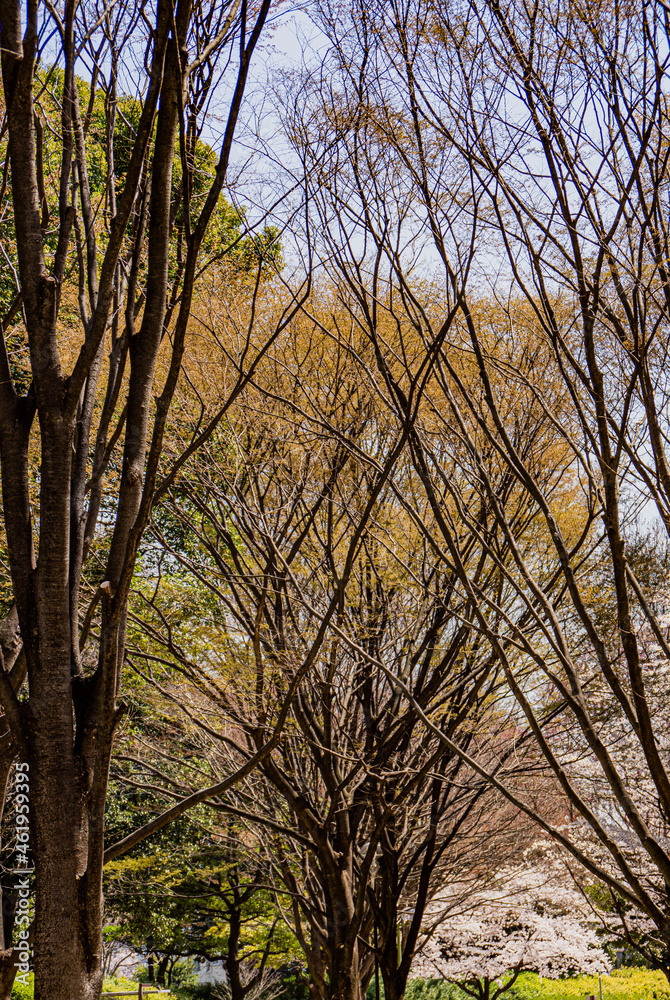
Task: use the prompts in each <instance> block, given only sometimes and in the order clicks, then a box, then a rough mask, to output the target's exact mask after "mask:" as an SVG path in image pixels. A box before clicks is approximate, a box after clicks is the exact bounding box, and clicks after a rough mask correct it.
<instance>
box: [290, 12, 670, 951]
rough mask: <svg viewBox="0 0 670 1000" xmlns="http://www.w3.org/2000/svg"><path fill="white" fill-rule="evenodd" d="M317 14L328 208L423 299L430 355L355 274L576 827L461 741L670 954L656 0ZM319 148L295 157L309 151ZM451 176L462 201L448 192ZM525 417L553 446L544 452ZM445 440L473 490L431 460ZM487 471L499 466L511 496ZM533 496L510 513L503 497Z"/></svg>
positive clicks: (472, 586)
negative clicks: (453, 444) (405, 219)
mask: <svg viewBox="0 0 670 1000" xmlns="http://www.w3.org/2000/svg"><path fill="white" fill-rule="evenodd" d="M322 10H323V18H324V24H325V25H326V30H327V31H328V32H329V35H330V38H331V40H332V57H331V58H332V62H331V64H330V65H331V66H332V67H333V73H332V74H331V76H330V79H331V80H333V81H335V82H334V83H332V84H331V86H332V89H333V91H337V95H338V100H337V101H333V102H332V103H333V106H334V107H335V108H336V110H337V120H338V124H339V128H340V133H339V135H338V138H339V137H340V136H341V138H340V141H339V146H338V149H340V150H343V153H342V159H341V161H340V164H338V168H340V170H341V175H342V181H341V182H340V180H339V176H337V177H335V178H334V179H333V180H332V181H331V182H330V184H329V185H324V187H323V193H322V195H321V199H322V203H323V204H324V205H326V206H327V207H328V208H329V211H330V212H332V211H333V208H334V205H335V204H336V199H337V198H338V197H340V199H341V192H342V191H343V190H344V189H345V188H347V185H348V186H349V187H348V190H349V191H350V192H353V195H352V194H349V203H350V202H351V201H352V200H354V201H355V204H356V206H357V207H358V206H360V205H362V206H363V211H362V212H359V214H358V216H357V218H356V225H357V227H358V232H359V233H360V234H361V239H360V244H359V245H363V244H364V243H365V245H366V246H369V244H370V243H371V244H372V245H373V246H374V247H375V248H376V252H377V259H384V260H386V261H388V262H389V277H388V280H389V283H390V284H391V286H392V288H393V290H394V294H395V295H396V296H397V297H398V298H403V299H404V300H405V301H407V302H409V303H410V304H411V308H412V309H413V311H414V313H415V314H416V316H417V317H418V319H417V328H418V327H419V325H420V326H421V330H422V334H423V337H424V351H423V352H422V353H420V354H419V353H418V352H417V353H416V354H414V355H413V356H412V355H411V354H410V353H409V352H406V353H405V354H404V355H400V354H399V352H395V353H393V352H392V351H390V350H389V344H388V341H385V339H384V336H380V332H379V329H378V326H377V325H376V316H377V313H378V310H377V308H376V306H375V308H374V309H372V308H371V307H370V304H371V302H372V300H373V296H372V295H368V296H366V297H365V298H364V297H363V293H362V292H360V291H359V294H360V296H361V300H362V302H364V305H362V306H361V314H363V316H364V320H365V322H366V324H367V328H368V330H369V331H370V338H371V341H372V342H373V343H374V344H375V345H376V347H377V358H378V367H379V370H380V376H381V377H382V378H383V379H384V384H385V386H386V387H387V389H388V399H389V401H390V402H391V404H392V406H393V407H394V408H395V410H396V413H397V419H398V422H399V423H403V422H405V421H406V420H407V415H408V412H409V410H410V407H409V405H408V400H407V394H406V392H405V388H404V387H405V385H406V383H407V381H408V380H409V379H410V378H411V373H415V372H416V371H418V369H419V366H422V365H426V364H427V363H429V361H430V359H432V358H434V359H435V364H434V369H433V370H434V372H435V382H434V384H433V385H431V389H430V396H431V403H432V410H431V411H430V416H429V418H428V417H427V416H424V415H423V414H421V413H419V414H418V419H417V420H415V422H414V423H413V428H412V433H411V434H410V446H411V450H412V456H413V460H414V462H415V468H416V471H417V473H418V475H419V476H420V477H421V479H422V482H423V486H424V489H425V494H426V496H427V497H429V498H430V504H431V510H432V513H433V517H434V519H435V524H436V525H438V526H439V532H438V534H437V535H435V534H433V533H432V529H431V537H432V540H433V545H434V548H435V550H436V551H437V549H438V547H439V548H441V550H442V551H443V553H444V555H443V558H444V561H445V562H446V563H447V564H448V565H453V566H455V567H457V573H458V576H459V580H460V581H461V583H462V585H463V587H464V588H465V589H466V590H467V592H468V593H469V594H470V595H471V597H472V599H473V601H474V602H475V605H476V608H477V611H476V616H475V617H476V622H477V628H478V629H479V630H481V634H482V635H485V636H486V637H487V639H488V642H489V643H490V646H491V649H493V650H495V651H497V653H498V655H499V656H500V657H501V663H502V664H503V666H504V670H505V673H506V677H507V681H508V683H509V685H510V689H511V691H512V692H513V693H514V695H515V697H516V699H517V704H518V705H519V708H520V713H519V721H520V724H521V725H525V726H527V727H528V732H531V733H532V734H533V737H534V739H535V740H536V742H537V745H538V747H539V748H541V750H542V753H543V755H544V758H545V760H546V763H547V770H548V773H549V774H551V775H553V780H554V787H555V791H556V795H557V796H559V797H560V798H561V800H562V802H563V816H564V820H568V821H569V822H570V823H571V824H572V825H571V826H569V827H568V828H567V829H566V827H565V825H564V823H563V822H558V823H557V822H554V821H552V819H551V818H550V817H549V816H548V815H547V813H546V812H544V811H543V810H542V809H538V808H537V807H536V804H534V803H533V802H532V801H531V800H530V798H529V797H528V795H527V794H524V792H523V790H522V789H520V788H519V787H515V784H514V782H513V781H510V782H508V783H506V782H505V781H504V780H500V776H494V775H491V774H490V772H487V768H486V767H485V766H484V765H481V764H480V765H477V762H476V760H473V758H471V757H469V756H468V757H465V756H464V760H467V761H469V762H470V763H471V764H472V765H473V766H475V767H479V773H480V774H482V775H485V774H487V773H489V777H490V779H491V780H492V782H493V783H494V784H495V785H496V786H497V787H498V788H499V789H504V790H505V792H506V794H508V796H509V798H510V801H512V802H513V803H515V804H516V805H518V806H519V807H521V808H523V809H525V810H526V811H527V813H528V814H529V815H532V816H534V817H535V818H536V820H537V822H539V823H540V824H541V825H542V827H543V828H544V829H545V830H546V831H547V832H551V834H552V836H554V837H555V838H556V840H557V841H558V842H559V843H561V844H562V845H563V846H564V847H565V849H566V850H567V851H569V852H570V853H571V854H572V855H573V856H574V857H575V858H576V859H577V860H578V861H579V862H580V864H581V865H582V866H583V868H584V870H585V871H587V872H588V873H589V874H588V878H593V879H595V880H601V881H602V882H603V883H605V884H606V885H607V886H608V890H609V892H610V894H611V901H612V905H613V907H614V908H615V909H616V908H617V907H618V908H619V911H620V915H621V917H622V921H623V922H622V930H623V933H624V934H629V935H630V938H631V943H633V942H636V943H637V946H638V947H641V949H642V950H643V953H644V954H645V955H646V957H647V958H648V959H649V960H650V961H652V962H655V963H657V964H659V965H660V966H661V967H663V968H665V969H666V970H669V969H670V965H669V964H668V954H669V949H670V909H669V908H668V884H669V882H668V880H669V878H670V855H669V854H668V846H667V843H668V842H667V829H668V815H669V806H670V798H669V794H670V784H669V778H668V760H667V732H668V726H667V713H666V709H665V702H664V701H663V700H662V697H661V690H662V689H663V688H664V686H665V682H664V680H663V678H664V676H665V674H666V671H667V663H668V657H669V655H670V647H669V646H668V636H667V621H666V619H665V613H666V612H665V601H664V599H663V597H662V592H663V591H662V588H661V590H660V591H659V589H658V588H657V587H654V586H653V582H652V580H651V579H649V578H647V579H645V575H644V572H643V570H644V561H638V560H636V549H637V550H638V553H639V550H640V544H639V543H640V539H641V538H643V536H644V535H645V534H646V531H645V527H648V525H647V526H645V523H644V522H645V519H646V518H649V517H650V512H651V511H653V512H654V513H655V514H656V516H657V518H658V527H659V531H662V532H664V533H665V534H667V530H668V525H669V524H670V518H669V517H668V509H669V494H668V482H669V480H668V474H667V455H666V450H667V449H666V443H667V441H666V438H667V430H668V428H667V422H666V414H667V403H668V397H667V381H666V377H665V360H666V356H667V320H668V306H669V304H670V298H669V297H668V290H669V286H668V275H667V260H668V242H667V241H668V220H667V197H666V195H667V184H668V175H667V171H668V118H667V101H666V94H665V88H666V85H667V71H668V51H667V30H668V27H669V26H668V21H667V18H668V15H667V11H666V10H665V8H662V7H659V6H658V5H656V6H650V5H643V6H641V7H634V8H632V7H625V8H624V7H621V6H619V5H614V6H612V5H610V4H609V3H602V4H596V5H595V6H593V5H589V8H588V10H586V8H584V7H583V5H582V4H580V3H578V2H572V0H570V2H568V0H566V2H565V3H559V4H558V5H555V4H554V5H551V4H536V5H534V6H533V7H528V6H527V5H524V4H517V3H512V4H509V5H507V6H504V7H503V6H501V5H500V4H499V3H497V2H496V0H490V2H489V0H483V2H481V3H480V2H479V0H473V2H467V3H463V4H455V5H450V6H448V7H446V6H444V5H437V4H433V3H429V2H428V3H422V2H413V0H412V2H407V3H404V2H399V3H392V4H390V5H384V6H381V5H379V6H378V5H367V4H366V5H365V10H363V5H360V6H359V7H358V8H357V10H356V15H355V16H351V17H349V18H347V17H342V16H341V12H340V10H339V8H338V7H337V6H336V5H333V6H332V7H331V6H330V5H328V4H324V5H322ZM380 67H385V68H386V69H387V71H388V74H390V75H387V76H384V75H383V74H382V73H380ZM380 80H383V81H386V84H387V85H386V86H383V85H380V82H379V81H380ZM312 93H314V91H312ZM315 100H316V101H317V103H318V100H317V99H315ZM293 134H298V135H300V133H296V131H295V129H294V130H293ZM368 136H371V137H372V143H368V142H367V137H368ZM364 140H365V141H364ZM375 140H376V145H374V142H375ZM303 148H305V149H307V147H303ZM371 148H372V149H374V150H375V152H376V153H377V155H378V156H379V158H380V160H381V161H382V162H384V163H385V162H387V160H388V161H389V162H392V163H394V164H395V170H396V175H398V174H399V175H400V178H399V179H397V180H396V189H397V188H399V187H401V186H402V183H403V180H404V179H405V178H406V183H407V185H408V186H409V185H410V184H411V185H413V189H414V190H415V192H416V202H415V206H420V208H419V207H415V208H414V215H413V218H414V219H415V220H416V222H415V227H416V228H415V234H414V237H413V240H412V242H411V243H410V245H411V246H412V247H414V248H416V250H415V252H416V253H417V254H419V253H420V249H419V248H420V247H421V246H422V245H421V244H420V243H419V240H420V239H422V240H424V241H425V242H427V241H429V242H430V246H431V252H432V253H434V254H436V255H437V259H438V261H439V262H440V263H441V264H443V265H444V267H445V271H446V281H439V279H436V282H437V286H433V296H432V298H431V297H429V296H428V295H427V294H426V290H425V288H422V287H421V284H420V283H418V282H417V281H416V277H415V271H414V270H413V268H412V265H413V263H414V260H413V259H412V257H411V255H410V254H409V253H408V252H407V250H406V247H407V244H406V243H405V244H403V243H402V242H401V241H399V240H398V239H397V229H394V228H393V226H392V225H390V224H389V225H380V224H379V220H380V218H382V219H384V218H386V219H388V218H389V217H390V216H391V214H392V213H391V210H390V208H389V205H390V206H391V207H394V208H395V206H397V205H398V201H397V198H396V199H395V200H394V193H395V190H396V189H391V190H390V191H389V189H388V188H384V187H383V186H382V185H381V184H379V185H377V187H375V188H373V186H372V185H371V183H370V179H369V178H370V175H371V173H372V170H371V159H372V158H371V157H368V159H367V160H366V154H368V153H369V151H370V149H371ZM321 149H322V147H319V148H317V147H314V146H312V147H310V148H309V149H307V154H306V155H309V156H314V158H315V159H318V157H319V155H320V153H321ZM378 151H379V152H378ZM341 163H344V166H343V167H342V166H341ZM463 178H464V179H466V180H467V183H465V181H464V182H463V186H462V187H461V188H460V189H459V188H458V182H459V181H460V180H461V179H463ZM454 180H455V182H456V187H457V189H458V190H460V191H461V193H462V196H461V202H460V212H459V213H454V212H451V213H450V212H449V211H448V210H445V206H452V205H453V200H452V199H453V191H454ZM375 199H377V200H375ZM380 200H381V201H383V206H382V209H381V210H380V209H378V202H379V201H380ZM384 211H385V212H386V215H384V214H383V213H384ZM352 214H353V213H352ZM468 220H469V221H468ZM475 221H476V223H477V226H478V230H479V232H480V233H481V234H482V241H481V243H480V245H479V252H478V254H475V264H474V265H473V267H476V268H477V271H478V273H479V274H481V275H482V280H483V281H485V282H486V283H487V286H488V288H489V289H490V295H489V300H488V302H486V301H482V298H481V296H480V297H479V298H475V296H474V295H472V294H471V293H468V294H465V293H463V294H462V295H461V297H460V299H459V300H458V301H457V303H456V309H457V310H458V311H459V319H458V320H457V321H454V320H452V319H451V316H452V313H451V303H452V298H451V297H452V295H453V282H452V278H451V274H450V272H449V260H450V253H451V250H450V248H451V247H453V243H454V240H455V238H456V236H457V235H458V233H461V234H462V233H463V232H464V231H466V229H467V226H468V225H469V224H470V222H472V223H473V224H474V222H475ZM417 232H418V234H419V235H418V236H416V233H417ZM363 234H364V237H363ZM366 241H367V243H366ZM333 242H334V241H333ZM425 242H424V244H423V246H425ZM331 245H332V243H331ZM331 259H332V260H334V261H335V263H336V265H337V267H338V268H339V271H340V273H341V274H342V276H343V278H342V280H346V281H347V282H349V284H350V285H352V287H356V288H357V289H359V290H360V289H362V288H364V285H365V282H364V281H363V280H362V277H363V276H362V273H361V269H360V267H359V269H358V271H357V270H356V266H355V264H356V262H355V261H354V260H353V255H352V254H351V253H350V252H348V253H347V254H343V253H340V254H339V255H336V254H335V253H333V254H332V257H331ZM501 261H502V263H501ZM436 287H437V288H438V289H440V290H442V289H443V294H444V298H445V300H446V301H445V302H444V304H443V303H442V302H441V301H440V298H439V295H438V294H436V291H435V289H436ZM365 310H367V312H366V311H365ZM447 323H448V324H449V331H450V332H449V335H448V336H446V337H445V336H444V335H443V331H444V329H445V324H447ZM427 359H428V360H427ZM520 414H525V418H526V419H525V423H524V420H523V419H521V418H520ZM534 419H536V420H538V421H539V423H538V427H539V428H542V430H541V433H542V436H543V441H544V445H543V448H544V455H545V456H549V459H550V461H549V463H547V462H546V461H539V460H538V456H539V455H540V454H541V452H540V451H538V448H537V447H535V446H534V445H536V444H537V441H535V442H534V441H533V431H532V421H533V420H534ZM454 436H455V437H456V438H457V440H458V442H459V451H458V456H459V457H458V460H459V467H460V471H461V473H462V475H464V477H465V479H466V481H467V486H465V487H464V486H463V485H461V482H458V483H457V484H454V483H453V482H452V480H451V477H450V474H449V473H450V466H449V464H448V463H445V458H444V452H445V442H446V441H450V440H453V439H454ZM548 464H549V465H553V472H552V473H551V474H550V475H547V470H548ZM494 470H495V475H494V474H493V471H494ZM498 475H501V476H503V478H506V479H507V481H508V483H509V490H508V492H507V493H506V495H505V496H504V497H502V496H501V494H500V490H499V488H498V480H497V476H498ZM526 502H528V503H529V504H530V507H529V508H527V510H528V519H527V521H526V522H525V525H524V528H523V531H522V530H521V528H520V525H519V523H518V522H516V523H515V522H514V518H515V517H516V515H517V512H518V509H519V504H525V503H526ZM482 510H486V512H487V516H486V522H485V523H482V513H481V512H482ZM454 511H456V514H454ZM529 525H533V530H532V531H530V532H529V530H528V526H529ZM490 530H493V531H494V532H495V533H497V532H501V533H502V534H501V536H500V540H501V541H502V538H503V537H504V539H505V541H504V543H503V544H502V545H499V543H498V542H497V541H496V540H495V539H493V540H490V539H489V531H490ZM464 536H465V537H466V538H468V539H469V540H470V541H471V542H472V540H476V542H477V543H478V544H481V545H482V546H483V547H484V548H485V550H486V552H487V553H488V555H489V556H490V558H492V559H493V560H494V561H495V562H496V563H497V565H498V566H499V571H500V573H501V579H504V581H505V588H504V592H505V596H506V599H507V597H508V591H507V588H509V589H510V590H511V591H512V592H513V593H515V594H516V602H513V605H514V608H515V612H514V614H513V615H511V616H508V617H506V619H505V625H504V627H503V628H502V630H501V629H500V627H499V624H498V617H497V616H498V615H499V612H500V604H499V602H497V601H494V602H491V600H490V599H489V597H488V596H487V595H485V594H483V593H482V592H481V590H480V587H479V584H478V581H477V580H476V579H474V578H473V576H472V574H471V573H470V572H469V571H468V569H467V567H466V565H465V563H464V561H463V559H462V551H463V538H464ZM664 545H665V543H663V546H664ZM510 556H511V558H510ZM612 611H613V613H614V614H613V615H612V613H611V612H612ZM491 616H493V619H494V620H495V624H493V623H492V620H491ZM613 618H614V622H615V624H614V625H613ZM406 697H408V698H409V697H411V695H409V694H406ZM445 746H451V748H452V749H454V746H453V744H449V743H447V742H446V741H445ZM624 748H625V750H624ZM455 752H458V751H457V750H456V751H455ZM629 908H632V909H633V910H635V911H638V912H639V913H641V914H642V915H643V916H644V917H646V918H647V919H648V921H649V922H650V923H651V924H652V925H653V926H654V928H655V932H654V934H653V935H652V937H653V938H654V939H655V940H654V941H653V942H652V939H651V938H650V937H649V936H647V937H646V939H644V940H646V942H647V944H645V943H644V940H643V938H642V937H640V936H637V935H636V934H634V933H630V931H629V930H626V918H627V912H628V910H629Z"/></svg>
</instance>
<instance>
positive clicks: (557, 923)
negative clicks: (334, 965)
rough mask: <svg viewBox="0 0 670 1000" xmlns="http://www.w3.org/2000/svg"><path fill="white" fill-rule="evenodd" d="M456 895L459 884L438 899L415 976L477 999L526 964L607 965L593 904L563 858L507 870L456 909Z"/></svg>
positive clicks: (544, 970)
mask: <svg viewBox="0 0 670 1000" xmlns="http://www.w3.org/2000/svg"><path fill="white" fill-rule="evenodd" d="M546 860H547V859H545V861H546ZM456 899H457V887H451V886H450V887H449V889H448V890H446V891H443V892H442V893H440V894H439V895H438V896H436V898H435V899H434V900H433V907H432V912H431V917H430V918H429V919H431V918H432V927H429V928H427V936H426V941H425V943H424V946H423V948H422V949H421V951H420V952H419V953H418V955H417V957H416V959H415V961H414V964H413V966H412V971H413V973H414V974H415V975H417V976H421V977H424V978H435V977H440V978H442V979H446V980H448V981H449V982H453V983H457V984H458V985H459V986H460V988H461V989H462V990H463V991H464V992H465V993H467V994H469V995H470V996H473V997H477V998H478V1000H496V998H497V997H499V996H500V995H501V994H503V993H505V991H506V990H508V989H510V987H511V986H512V985H513V984H514V982H515V980H516V978H517V976H518V975H519V973H520V972H522V971H524V970H530V971H535V972H539V973H540V975H544V976H550V977H552V978H557V977H559V976H562V975H568V974H570V973H576V972H580V973H590V974H594V973H597V972H605V971H607V969H608V968H609V963H608V960H607V957H606V955H605V954H604V952H603V951H602V949H601V947H600V944H599V942H598V939H597V937H596V935H595V931H594V928H593V926H592V925H593V914H592V911H591V908H590V906H589V905H588V903H587V902H586V901H585V900H584V897H583V896H582V894H581V893H580V892H579V891H578V890H577V889H576V888H575V887H574V886H573V885H570V884H568V881H567V879H566V877H565V871H564V870H562V869H561V866H560V864H559V863H558V862H553V863H552V862H551V861H550V860H549V861H548V862H547V863H546V864H543V865H542V866H539V867H530V866H529V867H526V868H519V869H515V870H508V871H507V872H506V873H505V877H504V879H502V880H499V881H498V882H497V883H496V885H495V886H494V887H493V888H488V889H486V890H482V892H481V893H479V894H478V895H477V896H475V897H474V898H470V900H469V901H468V905H467V908H462V907H459V906H458V905H456V907H455V908H454V907H452V905H451V904H452V902H453V901H455V900H456Z"/></svg>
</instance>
